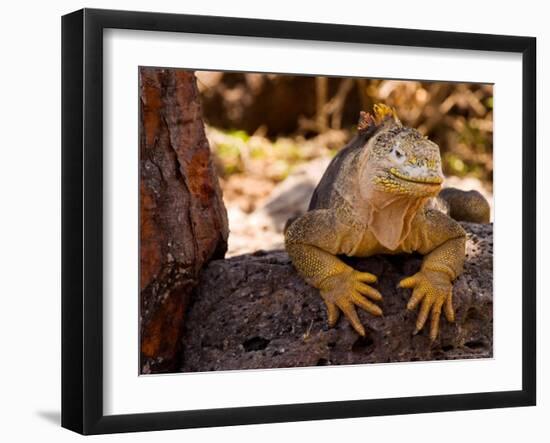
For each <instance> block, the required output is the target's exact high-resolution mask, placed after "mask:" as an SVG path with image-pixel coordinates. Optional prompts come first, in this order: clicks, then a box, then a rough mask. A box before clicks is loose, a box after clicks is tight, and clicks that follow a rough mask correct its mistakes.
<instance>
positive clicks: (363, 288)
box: [355, 282, 382, 301]
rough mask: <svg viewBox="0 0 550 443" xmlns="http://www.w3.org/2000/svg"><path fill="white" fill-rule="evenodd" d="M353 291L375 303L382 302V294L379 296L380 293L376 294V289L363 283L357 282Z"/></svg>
mask: <svg viewBox="0 0 550 443" xmlns="http://www.w3.org/2000/svg"><path fill="white" fill-rule="evenodd" d="M355 289H357V290H358V291H359V292H360V293H361V294H364V295H366V296H368V297H369V298H370V299H372V300H375V301H380V300H382V294H380V292H378V291H377V290H376V289H374V288H371V287H370V286H368V285H366V284H364V283H361V282H357V283H356V284H355Z"/></svg>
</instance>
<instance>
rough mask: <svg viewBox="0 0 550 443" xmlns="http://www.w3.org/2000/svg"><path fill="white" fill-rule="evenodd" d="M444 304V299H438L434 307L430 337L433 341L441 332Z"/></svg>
mask: <svg viewBox="0 0 550 443" xmlns="http://www.w3.org/2000/svg"><path fill="white" fill-rule="evenodd" d="M442 305H443V300H441V301H439V300H438V301H436V302H435V303H434V305H433V308H432V315H431V322H430V323H431V324H430V339H431V341H432V343H433V342H434V341H435V339H436V338H437V334H438V333H439V318H440V317H441V307H442Z"/></svg>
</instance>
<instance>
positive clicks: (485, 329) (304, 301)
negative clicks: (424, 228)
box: [181, 223, 493, 371]
mask: <svg viewBox="0 0 550 443" xmlns="http://www.w3.org/2000/svg"><path fill="white" fill-rule="evenodd" d="M463 226H464V227H465V229H466V230H467V232H468V242H467V261H466V265H465V271H464V273H463V274H462V275H461V276H460V277H459V278H458V279H457V281H456V282H455V284H454V306H455V312H456V322H455V323H454V324H449V323H448V322H447V321H446V320H445V319H444V318H443V316H442V320H441V330H440V336H439V337H438V338H437V340H436V341H435V342H434V344H433V345H432V344H430V339H429V337H428V333H427V331H426V330H423V331H422V332H421V333H419V334H418V335H415V336H413V335H412V331H413V330H414V323H415V320H416V314H417V313H416V311H415V312H409V311H407V310H406V308H405V305H406V302H407V300H408V298H409V296H410V290H406V289H398V288H397V283H398V281H399V280H400V279H401V278H403V277H404V276H407V275H411V274H413V273H415V272H416V271H417V270H418V269H419V267H420V264H421V257H420V256H413V255H408V256H407V255H401V256H376V257H370V258H367V259H353V260H352V261H351V262H350V264H352V265H353V266H354V267H355V268H356V269H359V270H368V271H369V272H372V273H374V274H376V275H378V276H379V281H378V283H377V288H378V289H379V290H380V291H381V292H382V294H383V295H384V301H383V303H382V307H383V309H384V317H382V318H375V317H373V316H371V315H369V314H367V313H365V312H364V311H362V310H359V316H360V317H361V320H362V322H363V324H364V325H365V326H366V329H367V337H366V338H361V337H359V336H358V335H357V334H356V333H355V332H354V331H353V330H352V328H351V326H350V325H349V323H348V322H347V320H345V319H344V318H343V317H342V316H341V318H340V320H339V322H338V324H337V326H336V327H335V328H332V329H331V328H328V326H327V316H326V311H325V307H324V304H323V302H322V300H321V297H320V296H319V294H318V291H317V290H316V289H314V288H312V287H310V286H308V285H307V284H306V283H305V282H304V281H303V280H302V279H301V278H300V277H299V276H298V274H297V273H296V271H295V270H294V268H293V267H292V264H291V263H290V260H289V258H288V256H287V254H286V253H285V252H284V251H270V252H258V253H255V254H250V255H242V256H238V257H233V258H230V259H227V260H216V261H213V262H211V263H210V264H209V265H208V266H207V267H206V268H205V269H204V270H203V272H202V274H201V278H200V284H199V286H197V288H196V291H197V294H196V297H194V300H195V301H194V303H193V304H192V306H191V307H190V310H189V313H188V317H187V321H186V324H185V331H184V339H183V342H184V344H183V360H182V367H181V370H182V371H213V370H232V369H251V368H277V367H296V366H319V365H342V364H358V363H380V362H399V361H419V360H441V359H463V358H487V357H492V352H493V339H492V336H493V333H492V330H493V321H492V318H493V315H492V311H493V228H492V225H478V224H467V223H464V224H463Z"/></svg>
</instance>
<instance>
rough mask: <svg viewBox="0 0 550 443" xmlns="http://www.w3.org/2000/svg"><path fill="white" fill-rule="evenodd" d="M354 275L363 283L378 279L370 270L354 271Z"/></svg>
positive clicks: (373, 281)
mask: <svg viewBox="0 0 550 443" xmlns="http://www.w3.org/2000/svg"><path fill="white" fill-rule="evenodd" d="M354 276H355V279H356V280H357V281H362V282H365V283H376V280H378V277H376V275H374V274H371V273H370V272H359V271H355V272H354Z"/></svg>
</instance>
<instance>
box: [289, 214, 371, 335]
mask: <svg viewBox="0 0 550 443" xmlns="http://www.w3.org/2000/svg"><path fill="white" fill-rule="evenodd" d="M350 235H351V237H353V235H352V234H351V232H350V228H349V227H348V226H345V225H344V224H342V223H341V222H339V221H338V219H337V217H336V216H335V213H334V212H333V211H332V210H325V209H319V210H315V211H310V212H307V213H306V214H304V215H303V216H302V217H300V218H298V219H297V220H295V221H294V222H293V223H292V224H291V225H290V226H289V227H288V229H287V230H286V232H285V246H286V250H287V252H288V254H289V256H290V258H291V260H292V263H293V264H294V266H295V268H296V269H297V271H298V272H299V273H300V275H301V276H302V277H303V278H304V279H305V280H306V281H307V282H308V283H309V284H311V285H312V286H314V287H316V288H318V289H319V290H320V293H321V297H322V298H323V301H324V302H325V305H326V307H327V314H328V323H329V326H331V327H332V326H334V325H335V324H336V322H337V321H338V317H339V314H340V310H342V311H343V312H344V314H345V315H346V317H347V319H348V320H349V322H350V323H351V325H352V326H353V328H354V329H355V330H356V331H357V332H358V333H359V334H360V335H362V336H364V335H365V328H364V327H363V325H362V324H361V321H360V320H359V317H358V315H357V312H356V310H355V306H359V307H360V308H362V309H364V310H365V311H367V312H369V313H371V314H373V315H382V310H381V309H380V308H379V307H378V306H377V305H375V304H374V303H372V302H371V301H369V300H367V299H366V298H365V297H364V296H367V297H369V298H370V299H371V300H375V301H380V300H382V296H381V295H380V293H379V292H378V291H377V290H376V289H374V288H372V287H371V286H369V285H368V284H367V283H374V282H376V276H375V275H373V274H370V273H368V272H358V271H356V270H354V269H353V268H352V267H350V266H348V265H347V264H345V263H344V262H343V261H342V260H340V259H339V258H338V257H336V255H337V254H339V253H342V252H343V250H342V247H343V246H344V245H345V243H346V241H347V240H349V237H350Z"/></svg>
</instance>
